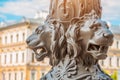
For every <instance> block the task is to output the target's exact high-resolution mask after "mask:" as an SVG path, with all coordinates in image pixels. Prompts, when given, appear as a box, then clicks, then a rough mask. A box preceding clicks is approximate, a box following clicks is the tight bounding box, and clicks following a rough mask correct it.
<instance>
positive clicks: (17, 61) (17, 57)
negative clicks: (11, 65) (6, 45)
mask: <svg viewBox="0 0 120 80" xmlns="http://www.w3.org/2000/svg"><path fill="white" fill-rule="evenodd" d="M16 63H18V54H16Z"/></svg>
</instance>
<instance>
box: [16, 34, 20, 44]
mask: <svg viewBox="0 0 120 80" xmlns="http://www.w3.org/2000/svg"><path fill="white" fill-rule="evenodd" d="M16 41H17V42H18V41H19V35H18V34H17V35H16Z"/></svg>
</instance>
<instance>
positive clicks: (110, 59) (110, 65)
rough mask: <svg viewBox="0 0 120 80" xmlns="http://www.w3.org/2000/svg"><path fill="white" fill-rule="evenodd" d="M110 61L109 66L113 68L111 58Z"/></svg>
mask: <svg viewBox="0 0 120 80" xmlns="http://www.w3.org/2000/svg"><path fill="white" fill-rule="evenodd" d="M109 61H110V62H109V65H110V67H112V58H111V57H110V58H109Z"/></svg>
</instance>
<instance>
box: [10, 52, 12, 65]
mask: <svg viewBox="0 0 120 80" xmlns="http://www.w3.org/2000/svg"><path fill="white" fill-rule="evenodd" d="M11 63H12V54H10V64H11Z"/></svg>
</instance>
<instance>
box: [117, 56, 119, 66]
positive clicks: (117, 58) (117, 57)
mask: <svg viewBox="0 0 120 80" xmlns="http://www.w3.org/2000/svg"><path fill="white" fill-rule="evenodd" d="M117 67H119V57H117Z"/></svg>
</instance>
